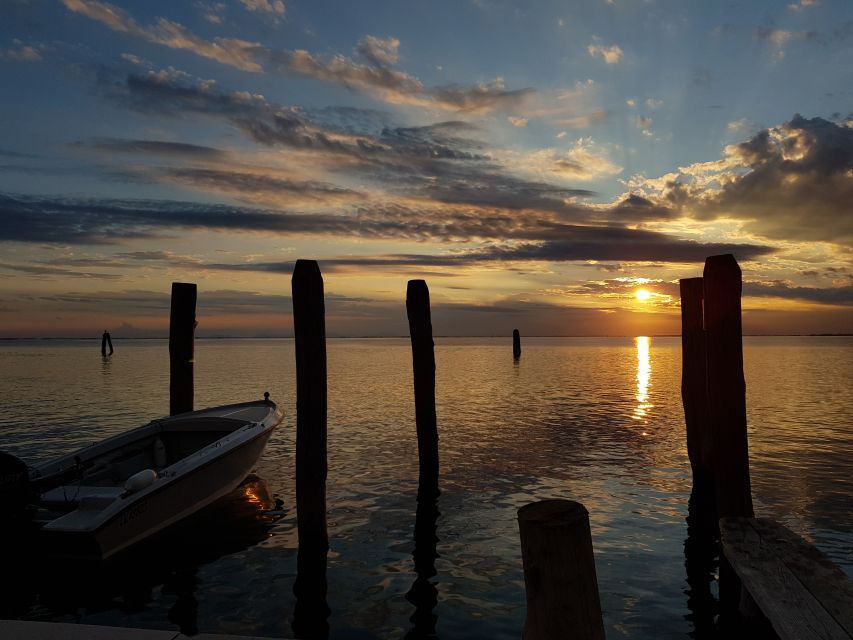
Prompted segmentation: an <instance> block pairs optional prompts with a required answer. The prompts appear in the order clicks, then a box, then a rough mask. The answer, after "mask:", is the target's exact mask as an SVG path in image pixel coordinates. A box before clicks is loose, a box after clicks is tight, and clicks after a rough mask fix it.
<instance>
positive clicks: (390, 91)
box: [62, 0, 535, 113]
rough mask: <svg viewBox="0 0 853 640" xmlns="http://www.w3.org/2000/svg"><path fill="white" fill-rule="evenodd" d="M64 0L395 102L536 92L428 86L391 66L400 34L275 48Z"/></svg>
mask: <svg viewBox="0 0 853 640" xmlns="http://www.w3.org/2000/svg"><path fill="white" fill-rule="evenodd" d="M62 1H63V3H64V4H65V6H66V7H67V8H68V9H69V10H71V11H74V12H75V13H79V14H81V15H84V16H86V17H88V18H90V19H92V20H96V21H97V22H100V23H102V24H104V25H106V26H107V27H109V28H110V29H113V30H114V31H117V32H119V33H126V34H128V35H131V36H134V37H138V38H142V39H145V40H147V41H149V42H153V43H156V44H160V45H163V46H167V47H170V48H172V49H182V50H186V51H191V52H193V53H195V54H197V55H200V56H202V57H205V58H209V59H211V60H216V61H217V62H220V63H221V64H226V65H230V66H232V67H236V68H237V69H241V70H243V71H249V72H255V73H260V72H263V71H266V72H273V73H280V74H294V73H295V74H298V75H302V76H306V77H310V78H314V79H317V80H322V81H324V82H329V83H333V84H337V85H340V86H342V87H346V88H348V89H354V90H357V91H361V92H364V93H366V94H368V95H371V96H372V97H374V98H376V99H379V100H383V101H385V102H388V103H391V104H401V105H410V106H417V107H426V108H434V109H443V110H447V111H462V112H473V113H483V112H489V111H517V110H518V109H519V108H520V107H522V106H523V105H524V104H525V103H526V102H527V100H528V99H529V98H530V96H532V95H533V94H534V93H535V92H534V91H533V90H532V89H529V88H525V89H515V90H509V89H507V88H506V86H505V84H504V81H503V79H502V78H500V77H498V78H496V79H494V80H492V81H491V82H481V83H478V84H475V85H471V86H460V85H444V86H438V87H425V86H424V85H423V84H422V83H421V81H420V80H418V79H417V78H415V77H414V76H411V75H409V74H408V73H406V72H404V71H401V70H399V69H395V68H393V67H392V65H393V64H395V63H396V62H397V60H398V58H399V47H400V41H399V40H397V39H396V38H384V39H383V38H378V37H375V36H370V35H368V36H365V37H364V38H363V39H362V40H361V41H360V42H359V43H358V45H357V46H356V49H355V53H356V55H357V56H359V57H360V58H361V59H363V60H364V62H363V63H362V62H357V61H356V60H354V59H353V58H350V57H347V56H344V55H320V54H315V53H311V52H309V51H305V50H302V49H297V50H286V49H272V48H269V47H265V46H263V45H261V44H260V43H258V42H250V41H247V40H241V39H236V38H214V39H213V40H205V39H204V38H202V37H200V36H198V35H196V34H194V33H192V32H190V31H189V30H188V29H187V28H186V27H184V26H183V25H181V24H179V23H177V22H173V21H171V20H167V19H165V18H159V19H158V20H157V22H156V23H155V24H153V25H149V26H145V25H140V24H139V23H137V22H136V20H135V19H134V18H133V17H132V16H131V15H130V14H128V13H127V12H126V11H124V10H123V9H120V8H119V7H116V6H114V5H112V4H109V3H107V2H102V1H101V0H62ZM251 3H252V4H253V5H261V4H263V5H269V6H272V7H273V8H275V7H276V6H277V5H278V3H277V2H269V1H268V0H251Z"/></svg>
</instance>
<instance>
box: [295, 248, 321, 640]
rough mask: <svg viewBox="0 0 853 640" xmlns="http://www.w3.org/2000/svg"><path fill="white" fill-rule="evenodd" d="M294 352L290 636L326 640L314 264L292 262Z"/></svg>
mask: <svg viewBox="0 0 853 640" xmlns="http://www.w3.org/2000/svg"><path fill="white" fill-rule="evenodd" d="M291 287H292V292H293V333H294V338H295V350H296V519H297V529H298V532H299V551H298V554H297V559H296V571H297V576H296V583H295V585H294V587H293V591H294V594H295V595H296V601H297V602H296V610H295V611H294V620H293V625H292V626H293V631H294V633H295V634H296V637H299V638H325V637H328V633H329V629H328V623H327V622H326V618H328V615H329V611H328V606H327V604H326V590H327V584H326V554H327V553H328V550H329V532H328V528H327V525H326V475H327V471H328V465H327V461H326V418H327V396H326V311H325V304H324V301H323V276H322V275H321V274H320V267H319V265H318V264H317V262H316V261H315V260H297V261H296V266H295V267H294V269H293V277H292V279H291Z"/></svg>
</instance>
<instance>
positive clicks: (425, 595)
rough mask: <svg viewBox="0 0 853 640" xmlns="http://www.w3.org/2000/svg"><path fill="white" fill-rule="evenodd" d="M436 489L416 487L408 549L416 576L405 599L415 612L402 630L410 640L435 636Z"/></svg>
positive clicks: (437, 512)
mask: <svg viewBox="0 0 853 640" xmlns="http://www.w3.org/2000/svg"><path fill="white" fill-rule="evenodd" d="M439 493H440V492H439V491H438V490H429V489H427V490H419V491H418V508H417V513H416V515H415V548H414V549H413V550H412V560H414V564H415V573H416V574H417V577H416V578H415V581H414V582H413V583H412V588H411V589H409V591H408V593H406V600H408V601H409V602H411V603H412V604H413V605H415V612H414V613H413V614H412V617H411V618H409V620H410V621H411V622H412V625H413V626H412V628H411V630H410V631H409V632H408V633H407V634H406V638H407V639H411V640H418V639H421V638H437V637H438V636H437V635H436V633H435V626H436V623H437V622H438V616H437V615H435V613H433V611H434V610H435V607H436V605H437V604H438V589H437V588H436V586H435V582H434V581H432V578H434V577H435V575H436V570H435V560H436V558H438V557H439V556H438V552H437V551H436V544H437V543H438V536H437V535H436V530H437V521H438V516H439V515H440V514H439V511H438V496H439Z"/></svg>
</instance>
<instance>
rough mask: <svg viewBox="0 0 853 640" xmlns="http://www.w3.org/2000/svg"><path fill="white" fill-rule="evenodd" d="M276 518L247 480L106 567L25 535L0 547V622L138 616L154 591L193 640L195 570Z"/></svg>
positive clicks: (264, 491) (265, 493)
mask: <svg viewBox="0 0 853 640" xmlns="http://www.w3.org/2000/svg"><path fill="white" fill-rule="evenodd" d="M284 515H286V514H285V513H284V512H283V511H282V510H281V509H280V508H278V509H277V508H276V503H275V501H274V500H273V498H272V496H271V495H270V492H269V488H268V487H267V483H266V482H265V481H264V480H263V479H261V478H259V477H258V476H255V475H251V476H249V477H248V478H246V480H245V481H244V482H243V483H242V484H241V485H240V486H239V487H238V488H237V489H236V490H234V491H232V492H231V493H230V494H228V495H226V496H224V497H223V498H221V499H219V500H217V501H216V502H214V503H213V504H211V505H209V506H208V507H206V508H204V509H203V510H201V511H199V512H198V513H196V514H194V515H192V516H190V517H189V518H187V519H185V520H184V521H182V522H180V523H178V524H176V525H174V526H172V527H169V528H168V529H166V530H164V531H163V532H161V533H159V534H157V535H156V536H154V537H152V538H150V539H149V540H146V541H145V542H142V543H140V544H138V545H135V546H134V547H132V548H130V549H128V550H127V551H125V552H122V553H119V554H117V555H116V556H114V557H112V558H110V559H108V560H106V561H79V560H78V561H73V560H61V561H60V560H56V559H54V558H51V557H50V556H49V550H45V549H41V548H39V547H37V546H36V544H35V543H34V542H33V539H34V537H33V536H27V535H26V534H25V535H24V536H23V537H18V538H17V539H15V540H4V541H3V542H4V544H3V548H2V554H3V556H6V557H5V558H4V559H3V567H4V576H3V578H4V579H3V581H2V587H0V618H27V619H39V618H41V619H46V620H56V619H58V618H60V617H62V616H70V617H71V618H72V619H73V620H80V619H81V618H82V617H83V616H86V615H89V614H95V613H100V612H105V611H113V610H114V611H121V612H123V613H128V612H134V611H140V610H144V609H145V608H147V607H148V606H149V604H150V603H151V602H152V601H153V600H154V591H155V589H156V587H158V586H160V585H162V589H161V594H162V595H163V596H167V597H169V596H174V597H175V603H174V605H173V606H172V607H171V608H170V609H169V612H168V619H169V621H170V622H172V623H173V624H175V625H177V626H178V627H179V629H180V631H181V632H182V633H185V634H188V635H193V634H196V633H198V625H197V610H198V603H197V601H196V599H195V592H196V589H197V582H198V581H197V573H198V570H199V569H200V568H202V567H204V566H205V565H208V564H210V563H212V562H214V561H216V560H218V559H219V558H222V557H224V556H228V555H231V554H234V553H238V552H240V551H243V550H245V549H248V548H250V547H252V546H254V545H256V544H258V543H260V542H262V541H264V540H266V539H267V538H268V537H270V535H271V530H272V528H273V526H275V523H276V522H277V521H278V520H280V519H281V518H282V517H284ZM159 624H162V621H161V622H160V623H159Z"/></svg>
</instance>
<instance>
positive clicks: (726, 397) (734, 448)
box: [703, 254, 755, 518]
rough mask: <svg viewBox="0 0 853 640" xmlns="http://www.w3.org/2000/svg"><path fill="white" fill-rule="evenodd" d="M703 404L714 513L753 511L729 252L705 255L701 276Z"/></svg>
mask: <svg viewBox="0 0 853 640" xmlns="http://www.w3.org/2000/svg"><path fill="white" fill-rule="evenodd" d="M703 284H704V287H703V295H704V300H705V330H706V334H705V335H706V342H707V357H708V407H709V419H710V426H711V433H712V434H713V435H712V438H711V441H712V444H711V449H712V458H713V467H714V486H715V492H716V499H717V515H718V516H719V517H720V518H722V517H726V516H745V517H752V516H754V515H755V514H754V512H753V508H752V492H751V489H750V481H749V448H748V443H747V434H746V383H745V382H744V377H743V344H742V337H741V307H740V296H741V271H740V267H739V266H738V264H737V261H736V260H735V258H734V256H733V255H731V254H726V255H721V256H711V257H710V258H708V259H707V260H706V261H705V271H704V277H703Z"/></svg>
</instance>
